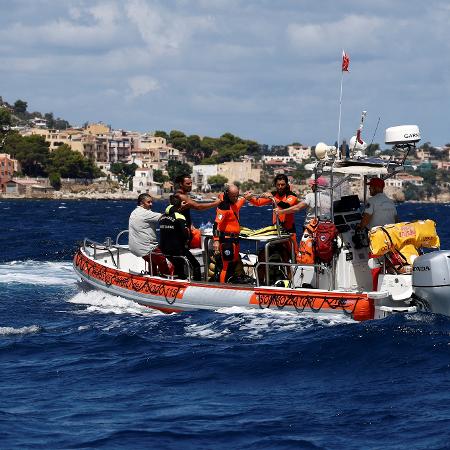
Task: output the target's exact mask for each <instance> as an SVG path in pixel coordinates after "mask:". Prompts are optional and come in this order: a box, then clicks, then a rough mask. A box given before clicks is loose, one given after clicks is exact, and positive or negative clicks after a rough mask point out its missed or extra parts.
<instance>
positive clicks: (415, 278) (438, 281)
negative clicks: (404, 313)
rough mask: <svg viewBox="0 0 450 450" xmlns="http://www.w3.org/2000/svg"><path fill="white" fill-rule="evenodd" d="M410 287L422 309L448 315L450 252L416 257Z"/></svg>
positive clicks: (437, 252)
mask: <svg viewBox="0 0 450 450" xmlns="http://www.w3.org/2000/svg"><path fill="white" fill-rule="evenodd" d="M412 287H413V292H414V295H415V296H416V297H417V299H418V301H419V302H422V306H423V307H424V309H427V310H429V311H431V312H434V313H437V314H445V315H450V250H440V251H436V252H432V253H427V254H425V255H421V256H419V257H417V258H416V259H415V260H414V263H413V272H412Z"/></svg>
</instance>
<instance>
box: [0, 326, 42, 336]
mask: <svg viewBox="0 0 450 450" xmlns="http://www.w3.org/2000/svg"><path fill="white" fill-rule="evenodd" d="M40 330H41V327H40V326H38V325H30V326H28V327H20V328H14V327H0V336H17V335H21V334H32V333H38V332H39V331H40Z"/></svg>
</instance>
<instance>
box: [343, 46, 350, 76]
mask: <svg viewBox="0 0 450 450" xmlns="http://www.w3.org/2000/svg"><path fill="white" fill-rule="evenodd" d="M349 65H350V56H348V55H347V53H345V52H344V50H342V72H348V66H349Z"/></svg>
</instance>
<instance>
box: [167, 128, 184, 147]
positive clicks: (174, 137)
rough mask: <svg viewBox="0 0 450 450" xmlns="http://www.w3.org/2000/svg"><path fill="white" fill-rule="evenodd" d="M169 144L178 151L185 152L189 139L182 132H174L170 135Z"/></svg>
mask: <svg viewBox="0 0 450 450" xmlns="http://www.w3.org/2000/svg"><path fill="white" fill-rule="evenodd" d="M169 143H170V145H172V147H174V148H176V149H178V150H185V149H186V144H187V139H186V135H185V134H184V133H183V132H182V131H178V130H172V131H171V132H170V135H169Z"/></svg>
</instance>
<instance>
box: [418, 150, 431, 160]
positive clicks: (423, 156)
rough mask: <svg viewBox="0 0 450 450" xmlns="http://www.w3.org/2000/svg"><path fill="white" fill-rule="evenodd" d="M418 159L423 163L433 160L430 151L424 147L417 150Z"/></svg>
mask: <svg viewBox="0 0 450 450" xmlns="http://www.w3.org/2000/svg"><path fill="white" fill-rule="evenodd" d="M416 158H417V159H420V160H421V161H429V160H430V159H431V152H430V149H429V148H423V147H421V148H418V149H416Z"/></svg>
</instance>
